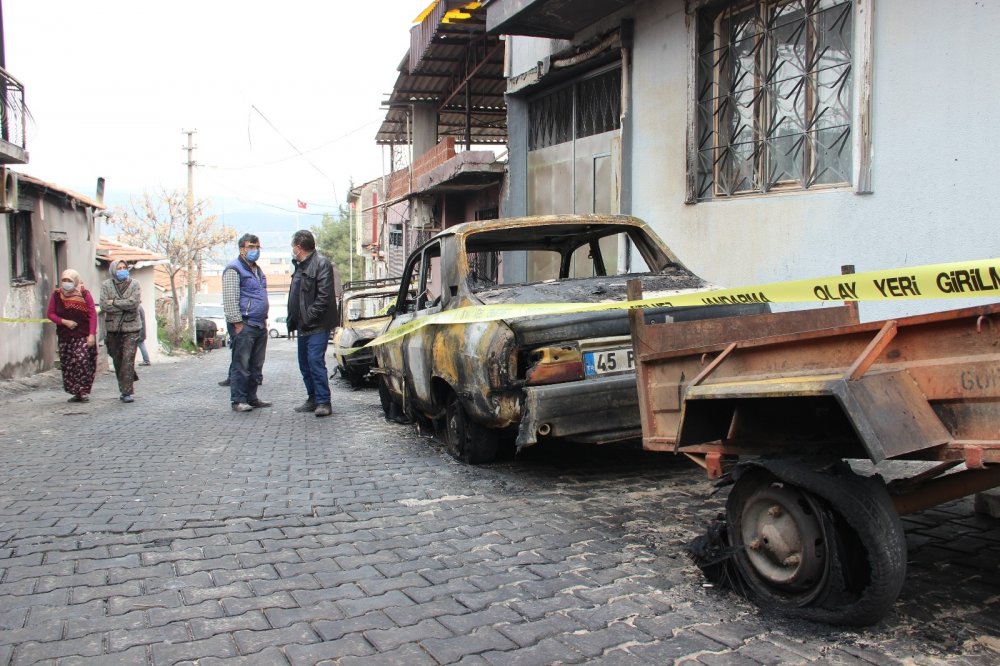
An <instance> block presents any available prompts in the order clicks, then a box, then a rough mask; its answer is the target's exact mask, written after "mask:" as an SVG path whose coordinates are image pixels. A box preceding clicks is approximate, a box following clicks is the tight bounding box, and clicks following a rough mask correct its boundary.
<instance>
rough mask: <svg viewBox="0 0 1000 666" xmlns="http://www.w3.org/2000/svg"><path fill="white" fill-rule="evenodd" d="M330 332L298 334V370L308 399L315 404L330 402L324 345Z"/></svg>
mask: <svg viewBox="0 0 1000 666" xmlns="http://www.w3.org/2000/svg"><path fill="white" fill-rule="evenodd" d="M329 342H330V332H329V331H321V332H319V333H314V334H312V335H300V336H299V372H301V373H302V383H304V384H305V385H306V394H307V395H308V396H309V400H310V401H311V402H313V403H315V404H317V405H329V404H330V375H329V374H327V372H326V345H327V343H329Z"/></svg>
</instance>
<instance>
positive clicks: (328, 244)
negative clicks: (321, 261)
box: [312, 206, 354, 280]
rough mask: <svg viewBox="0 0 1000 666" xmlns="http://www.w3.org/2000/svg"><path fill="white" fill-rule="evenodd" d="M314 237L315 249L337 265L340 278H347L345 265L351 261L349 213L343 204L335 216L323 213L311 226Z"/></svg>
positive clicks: (352, 249)
mask: <svg viewBox="0 0 1000 666" xmlns="http://www.w3.org/2000/svg"><path fill="white" fill-rule="evenodd" d="M312 232H313V236H315V237H316V249H318V250H319V251H320V252H321V253H323V254H324V255H326V257H327V258H328V259H329V260H330V261H332V262H333V263H335V264H336V265H337V268H338V270H339V271H340V275H341V276H342V279H344V280H346V279H348V278H347V267H348V266H349V265H350V263H351V253H352V252H353V251H354V248H352V247H351V214H350V211H348V210H347V209H346V208H344V207H343V206H341V207H340V210H339V211H338V213H337V217H334V216H333V215H330V214H329V213H324V214H323V219H322V220H320V223H319V225H317V226H314V227H313V228H312Z"/></svg>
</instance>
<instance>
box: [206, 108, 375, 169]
mask: <svg viewBox="0 0 1000 666" xmlns="http://www.w3.org/2000/svg"><path fill="white" fill-rule="evenodd" d="M380 122H382V121H381V120H372V121H369V122H367V123H365V124H364V125H361V126H359V127H356V128H355V129H353V130H351V131H350V132H347V133H346V134H341V135H340V136H338V137H335V138H333V139H330V140H329V141H327V142H326V143H322V144H320V145H318V146H315V147H313V148H309V149H307V150H304V151H302V152H301V153H297V154H295V155H289V156H287V157H282V158H280V159H277V160H273V161H271V162H261V163H260V164H248V165H244V166H218V165H215V164H199V165H198V166H202V167H206V168H209V169H219V170H220V171H244V170H247V169H262V168H264V167H268V166H274V165H275V164H282V163H283V162H288V161H291V160H294V159H295V158H297V157H301V156H302V155H308V154H309V153H315V152H316V151H318V150H322V149H323V148H326V147H327V146H329V145H331V144H334V143H336V142H338V141H341V140H343V139H346V138H347V137H349V136H352V135H354V134H357V133H358V132H360V131H361V130H363V129H365V128H367V127H371V126H372V125H377V124H378V123H380ZM249 137H250V128H249V126H248V127H247V140H248V141H249ZM251 145H252V144H251ZM293 147H294V146H293Z"/></svg>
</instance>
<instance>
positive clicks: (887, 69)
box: [509, 0, 1000, 319]
mask: <svg viewBox="0 0 1000 666" xmlns="http://www.w3.org/2000/svg"><path fill="white" fill-rule="evenodd" d="M872 4H873V3H872V0H864V5H865V6H866V9H870V8H871V7H872ZM684 5H685V3H684V2H682V1H681V0H646V1H644V2H637V3H636V4H635V5H634V6H633V10H632V12H631V17H632V18H634V21H635V48H634V58H633V62H634V71H633V82H632V87H631V88H632V92H633V105H632V112H633V131H634V134H633V138H634V140H633V143H632V145H633V154H632V163H631V167H632V169H631V173H632V179H633V180H632V210H633V212H634V214H635V215H637V216H638V217H641V218H643V219H645V220H646V221H647V222H649V223H650V224H651V225H652V226H653V227H654V229H656V231H657V232H658V233H660V234H661V235H662V236H663V237H664V239H665V240H666V241H667V243H668V244H669V245H670V246H671V248H672V249H673V250H674V251H675V253H676V254H677V255H678V256H679V257H680V258H681V259H682V261H684V262H685V263H686V264H687V265H688V266H689V267H690V268H691V269H693V270H694V271H695V272H696V273H698V274H699V275H701V276H702V277H704V278H706V279H708V280H709V281H711V282H715V283H717V284H721V285H727V286H749V285H753V284H759V283H764V282H772V281H780V280H789V279H798V278H805V277H813V276H821V275H832V274H838V273H839V272H840V266H841V265H843V264H854V265H855V267H856V270H858V271H866V270H876V269H880V268H893V267H897V266H906V265H911V266H912V265H919V264H926V263H941V262H950V261H960V260H968V259H984V258H993V257H1000V233H998V231H997V220H996V217H997V211H998V204H997V203H996V197H995V196H994V191H993V188H994V187H995V185H994V183H993V180H994V177H993V174H994V173H995V168H994V164H995V161H996V158H995V155H996V154H997V143H998V142H997V135H998V132H997V129H996V120H995V116H996V110H997V109H998V108H1000V52H998V51H997V49H995V48H994V46H993V44H994V41H995V39H994V35H995V26H996V25H1000V2H981V1H980V2H977V1H975V0H953V1H950V2H940V1H939V0H877V1H876V2H874V9H875V12H874V36H875V37H874V63H875V64H874V76H873V100H874V109H873V133H872V136H873V140H872V147H873V156H874V157H873V160H872V174H873V178H872V186H873V193H872V194H855V192H854V190H853V188H852V187H844V188H840V189H837V190H825V191H810V192H799V193H787V194H777V195H776V194H769V195H761V196H750V197H740V198H734V199H732V200H728V201H726V200H715V201H708V202H702V203H698V204H694V205H689V204H685V203H684V199H685V194H686V183H687V176H686V168H687V146H686V141H687V126H688V99H687V96H688V74H689V71H691V68H690V66H689V62H688V61H689V59H690V57H691V56H690V47H689V42H688V40H689V37H688V28H687V21H686V16H685V13H684ZM623 15H625V16H628V15H629V12H628V11H626V12H624V13H623ZM855 32H856V34H860V33H861V21H860V20H859V19H858V17H857V15H856V16H855ZM858 41H859V40H857V39H856V40H855V42H856V44H857V42H858ZM554 46H556V44H555V43H549V44H548V46H546V43H545V42H544V40H534V39H525V38H516V39H513V40H511V45H510V47H511V49H512V53H511V55H510V57H509V62H510V63H511V65H512V67H511V70H512V71H511V72H510V74H511V75H512V76H516V75H517V74H519V73H521V72H523V71H526V70H528V69H530V68H532V67H534V66H535V63H536V62H537V60H538V59H540V58H541V57H543V56H544V55H546V54H548V53H550V52H551V50H552V48H553V47H554ZM857 51H858V48H857V46H856V47H855V52H856V53H857ZM858 65H859V64H858V63H856V66H855V69H854V81H855V86H858V85H860V81H861V77H862V73H861V67H860V66H858ZM855 132H857V125H855ZM513 157H514V156H513V155H512V159H513ZM854 159H855V160H856V159H857V151H855V155H854ZM994 300H995V299H994ZM984 302H987V301H985V300H978V299H976V300H973V299H969V300H965V301H909V302H905V303H897V304H862V307H861V314H862V317H863V318H865V319H874V318H881V317H889V316H899V315H902V314H914V313H918V312H926V311H931V310H939V309H944V308H951V307H961V306H965V305H970V304H981V303H984Z"/></svg>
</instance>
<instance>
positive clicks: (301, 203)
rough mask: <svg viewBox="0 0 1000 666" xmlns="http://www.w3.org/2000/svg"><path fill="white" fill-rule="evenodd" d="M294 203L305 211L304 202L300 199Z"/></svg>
mask: <svg viewBox="0 0 1000 666" xmlns="http://www.w3.org/2000/svg"><path fill="white" fill-rule="evenodd" d="M295 203H297V204H298V205H299V208H301V209H302V210H305V209H306V202H305V201H303V200H302V199H296V200H295Z"/></svg>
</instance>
